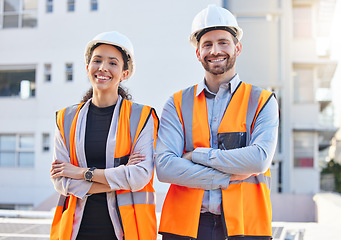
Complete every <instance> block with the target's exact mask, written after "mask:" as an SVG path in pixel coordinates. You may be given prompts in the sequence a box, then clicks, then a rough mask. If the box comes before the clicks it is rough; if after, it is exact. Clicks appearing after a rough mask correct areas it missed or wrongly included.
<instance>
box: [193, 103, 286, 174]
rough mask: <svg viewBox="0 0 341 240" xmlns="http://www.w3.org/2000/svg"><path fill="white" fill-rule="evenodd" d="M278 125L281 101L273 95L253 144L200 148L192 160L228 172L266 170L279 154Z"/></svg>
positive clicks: (254, 131) (260, 115) (252, 136)
mask: <svg viewBox="0 0 341 240" xmlns="http://www.w3.org/2000/svg"><path fill="white" fill-rule="evenodd" d="M278 125H279V114H278V104H277V101H276V99H275V98H274V97H271V99H270V100H269V102H268V103H267V104H266V105H265V107H264V108H263V110H262V111H261V112H260V113H259V115H258V117H257V119H256V121H255V124H254V128H253V132H252V134H251V137H250V145H249V146H247V147H244V148H237V149H231V150H220V149H213V148H197V149H195V150H194V152H193V156H192V161H193V162H195V163H198V164H202V165H204V166H209V167H212V168H215V169H217V170H219V171H222V172H224V173H228V174H256V173H264V172H265V171H266V170H267V169H268V168H269V167H270V164H271V161H272V158H273V156H274V154H275V149H276V145H277V136H278Z"/></svg>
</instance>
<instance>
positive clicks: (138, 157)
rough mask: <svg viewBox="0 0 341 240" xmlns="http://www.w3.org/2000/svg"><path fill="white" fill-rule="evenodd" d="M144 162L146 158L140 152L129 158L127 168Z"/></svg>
mask: <svg viewBox="0 0 341 240" xmlns="http://www.w3.org/2000/svg"><path fill="white" fill-rule="evenodd" d="M144 160H146V157H145V156H144V155H142V154H140V153H139V152H136V153H132V154H131V155H130V157H129V160H128V163H127V165H126V166H129V165H135V164H138V163H140V162H142V161H144Z"/></svg>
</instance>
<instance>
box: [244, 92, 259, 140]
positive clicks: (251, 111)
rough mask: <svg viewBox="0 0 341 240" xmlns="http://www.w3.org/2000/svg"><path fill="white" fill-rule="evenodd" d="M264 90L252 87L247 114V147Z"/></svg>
mask: <svg viewBox="0 0 341 240" xmlns="http://www.w3.org/2000/svg"><path fill="white" fill-rule="evenodd" d="M262 91H263V89H261V88H259V87H256V86H252V88H251V92H250V97H249V103H248V105H247V114H246V133H247V134H246V146H248V145H249V143H250V136H251V126H252V123H253V120H254V119H255V115H256V111H257V107H258V102H259V97H260V94H261V93H262Z"/></svg>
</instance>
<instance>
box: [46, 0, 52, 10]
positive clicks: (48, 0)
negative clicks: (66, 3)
mask: <svg viewBox="0 0 341 240" xmlns="http://www.w3.org/2000/svg"><path fill="white" fill-rule="evenodd" d="M46 12H47V13H52V12H53V0H46Z"/></svg>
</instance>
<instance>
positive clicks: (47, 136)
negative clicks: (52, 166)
mask: <svg viewBox="0 0 341 240" xmlns="http://www.w3.org/2000/svg"><path fill="white" fill-rule="evenodd" d="M48 151H50V134H48V133H43V152H48Z"/></svg>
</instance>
